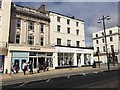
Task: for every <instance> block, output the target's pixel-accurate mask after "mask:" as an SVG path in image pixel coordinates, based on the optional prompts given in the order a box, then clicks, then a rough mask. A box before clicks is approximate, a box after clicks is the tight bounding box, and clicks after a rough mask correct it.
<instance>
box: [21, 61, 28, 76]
mask: <svg viewBox="0 0 120 90" xmlns="http://www.w3.org/2000/svg"><path fill="white" fill-rule="evenodd" d="M22 70H23V73H24V75H26V71H27V64H26V62H25V61H24V62H23V64H22Z"/></svg>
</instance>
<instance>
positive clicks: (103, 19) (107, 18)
mask: <svg viewBox="0 0 120 90" xmlns="http://www.w3.org/2000/svg"><path fill="white" fill-rule="evenodd" d="M105 20H110V17H109V16H103V17H102V18H101V19H99V21H98V23H101V21H103V29H104V37H105V47H106V56H107V66H108V70H109V69H110V62H109V58H108V50H107V39H106V31H105Z"/></svg>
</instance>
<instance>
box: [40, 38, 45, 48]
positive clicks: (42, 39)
mask: <svg viewBox="0 0 120 90" xmlns="http://www.w3.org/2000/svg"><path fill="white" fill-rule="evenodd" d="M40 45H41V46H43V45H44V38H43V37H41V43H40Z"/></svg>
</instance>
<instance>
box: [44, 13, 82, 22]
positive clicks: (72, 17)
mask: <svg viewBox="0 0 120 90" xmlns="http://www.w3.org/2000/svg"><path fill="white" fill-rule="evenodd" d="M46 12H48V13H55V14H58V15H61V16H65V17H68V18H70V19H75V20H78V21H82V22H84V21H83V20H80V19H77V18H75V17H74V16H71V17H70V16H67V15H63V14H60V13H57V12H53V11H46Z"/></svg>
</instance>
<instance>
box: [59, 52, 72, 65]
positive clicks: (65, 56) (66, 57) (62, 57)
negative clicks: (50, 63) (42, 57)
mask: <svg viewBox="0 0 120 90" xmlns="http://www.w3.org/2000/svg"><path fill="white" fill-rule="evenodd" d="M73 56H74V54H73V53H58V66H69V61H71V64H72V65H73V64H74V59H73Z"/></svg>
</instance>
